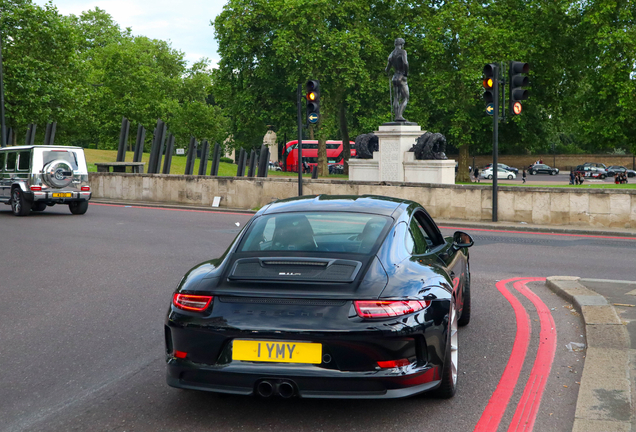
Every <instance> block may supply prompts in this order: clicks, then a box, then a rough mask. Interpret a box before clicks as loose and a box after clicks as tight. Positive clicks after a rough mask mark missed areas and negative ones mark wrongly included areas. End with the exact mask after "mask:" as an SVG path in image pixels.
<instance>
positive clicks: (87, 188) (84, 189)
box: [82, 186, 91, 192]
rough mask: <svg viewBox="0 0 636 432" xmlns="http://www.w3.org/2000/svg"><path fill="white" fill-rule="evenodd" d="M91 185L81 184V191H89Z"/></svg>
mask: <svg viewBox="0 0 636 432" xmlns="http://www.w3.org/2000/svg"><path fill="white" fill-rule="evenodd" d="M90 190H91V187H90V186H82V192H90Z"/></svg>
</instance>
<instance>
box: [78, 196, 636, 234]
mask: <svg viewBox="0 0 636 432" xmlns="http://www.w3.org/2000/svg"><path fill="white" fill-rule="evenodd" d="M90 202H94V203H95V204H111V205H123V206H134V207H154V208H165V209H184V210H197V211H209V212H216V213H245V214H247V215H253V214H256V211H255V210H244V209H232V208H227V207H204V206H189V205H184V204H167V203H164V202H149V201H143V202H139V201H121V200H111V199H104V198H93V199H91V200H90ZM635 235H636V234H635Z"/></svg>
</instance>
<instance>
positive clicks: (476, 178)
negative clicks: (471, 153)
mask: <svg viewBox="0 0 636 432" xmlns="http://www.w3.org/2000/svg"><path fill="white" fill-rule="evenodd" d="M475 180H476V181H477V183H479V168H477V167H475Z"/></svg>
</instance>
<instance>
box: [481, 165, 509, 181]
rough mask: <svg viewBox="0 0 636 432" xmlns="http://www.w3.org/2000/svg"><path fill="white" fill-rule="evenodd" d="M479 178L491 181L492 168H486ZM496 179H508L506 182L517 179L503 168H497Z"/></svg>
mask: <svg viewBox="0 0 636 432" xmlns="http://www.w3.org/2000/svg"><path fill="white" fill-rule="evenodd" d="M480 176H481V178H485V179H492V177H493V175H492V168H487V169H484V170H483V171H482V172H481V174H480ZM497 178H498V179H508V180H512V179H514V178H517V175H516V174H515V173H513V172H512V171H508V170H505V169H503V168H499V169H498V170H497Z"/></svg>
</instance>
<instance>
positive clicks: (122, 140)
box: [45, 117, 130, 162]
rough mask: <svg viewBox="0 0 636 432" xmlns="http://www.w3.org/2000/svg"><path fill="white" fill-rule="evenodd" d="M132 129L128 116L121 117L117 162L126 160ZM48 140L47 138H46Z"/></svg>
mask: <svg viewBox="0 0 636 432" xmlns="http://www.w3.org/2000/svg"><path fill="white" fill-rule="evenodd" d="M129 130H130V122H129V121H128V119H127V118H126V117H122V119H121V129H120V130H119V146H118V147H117V162H125V161H126V147H127V146H128V131H129ZM47 134H48V127H47ZM45 141H46V138H45Z"/></svg>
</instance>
